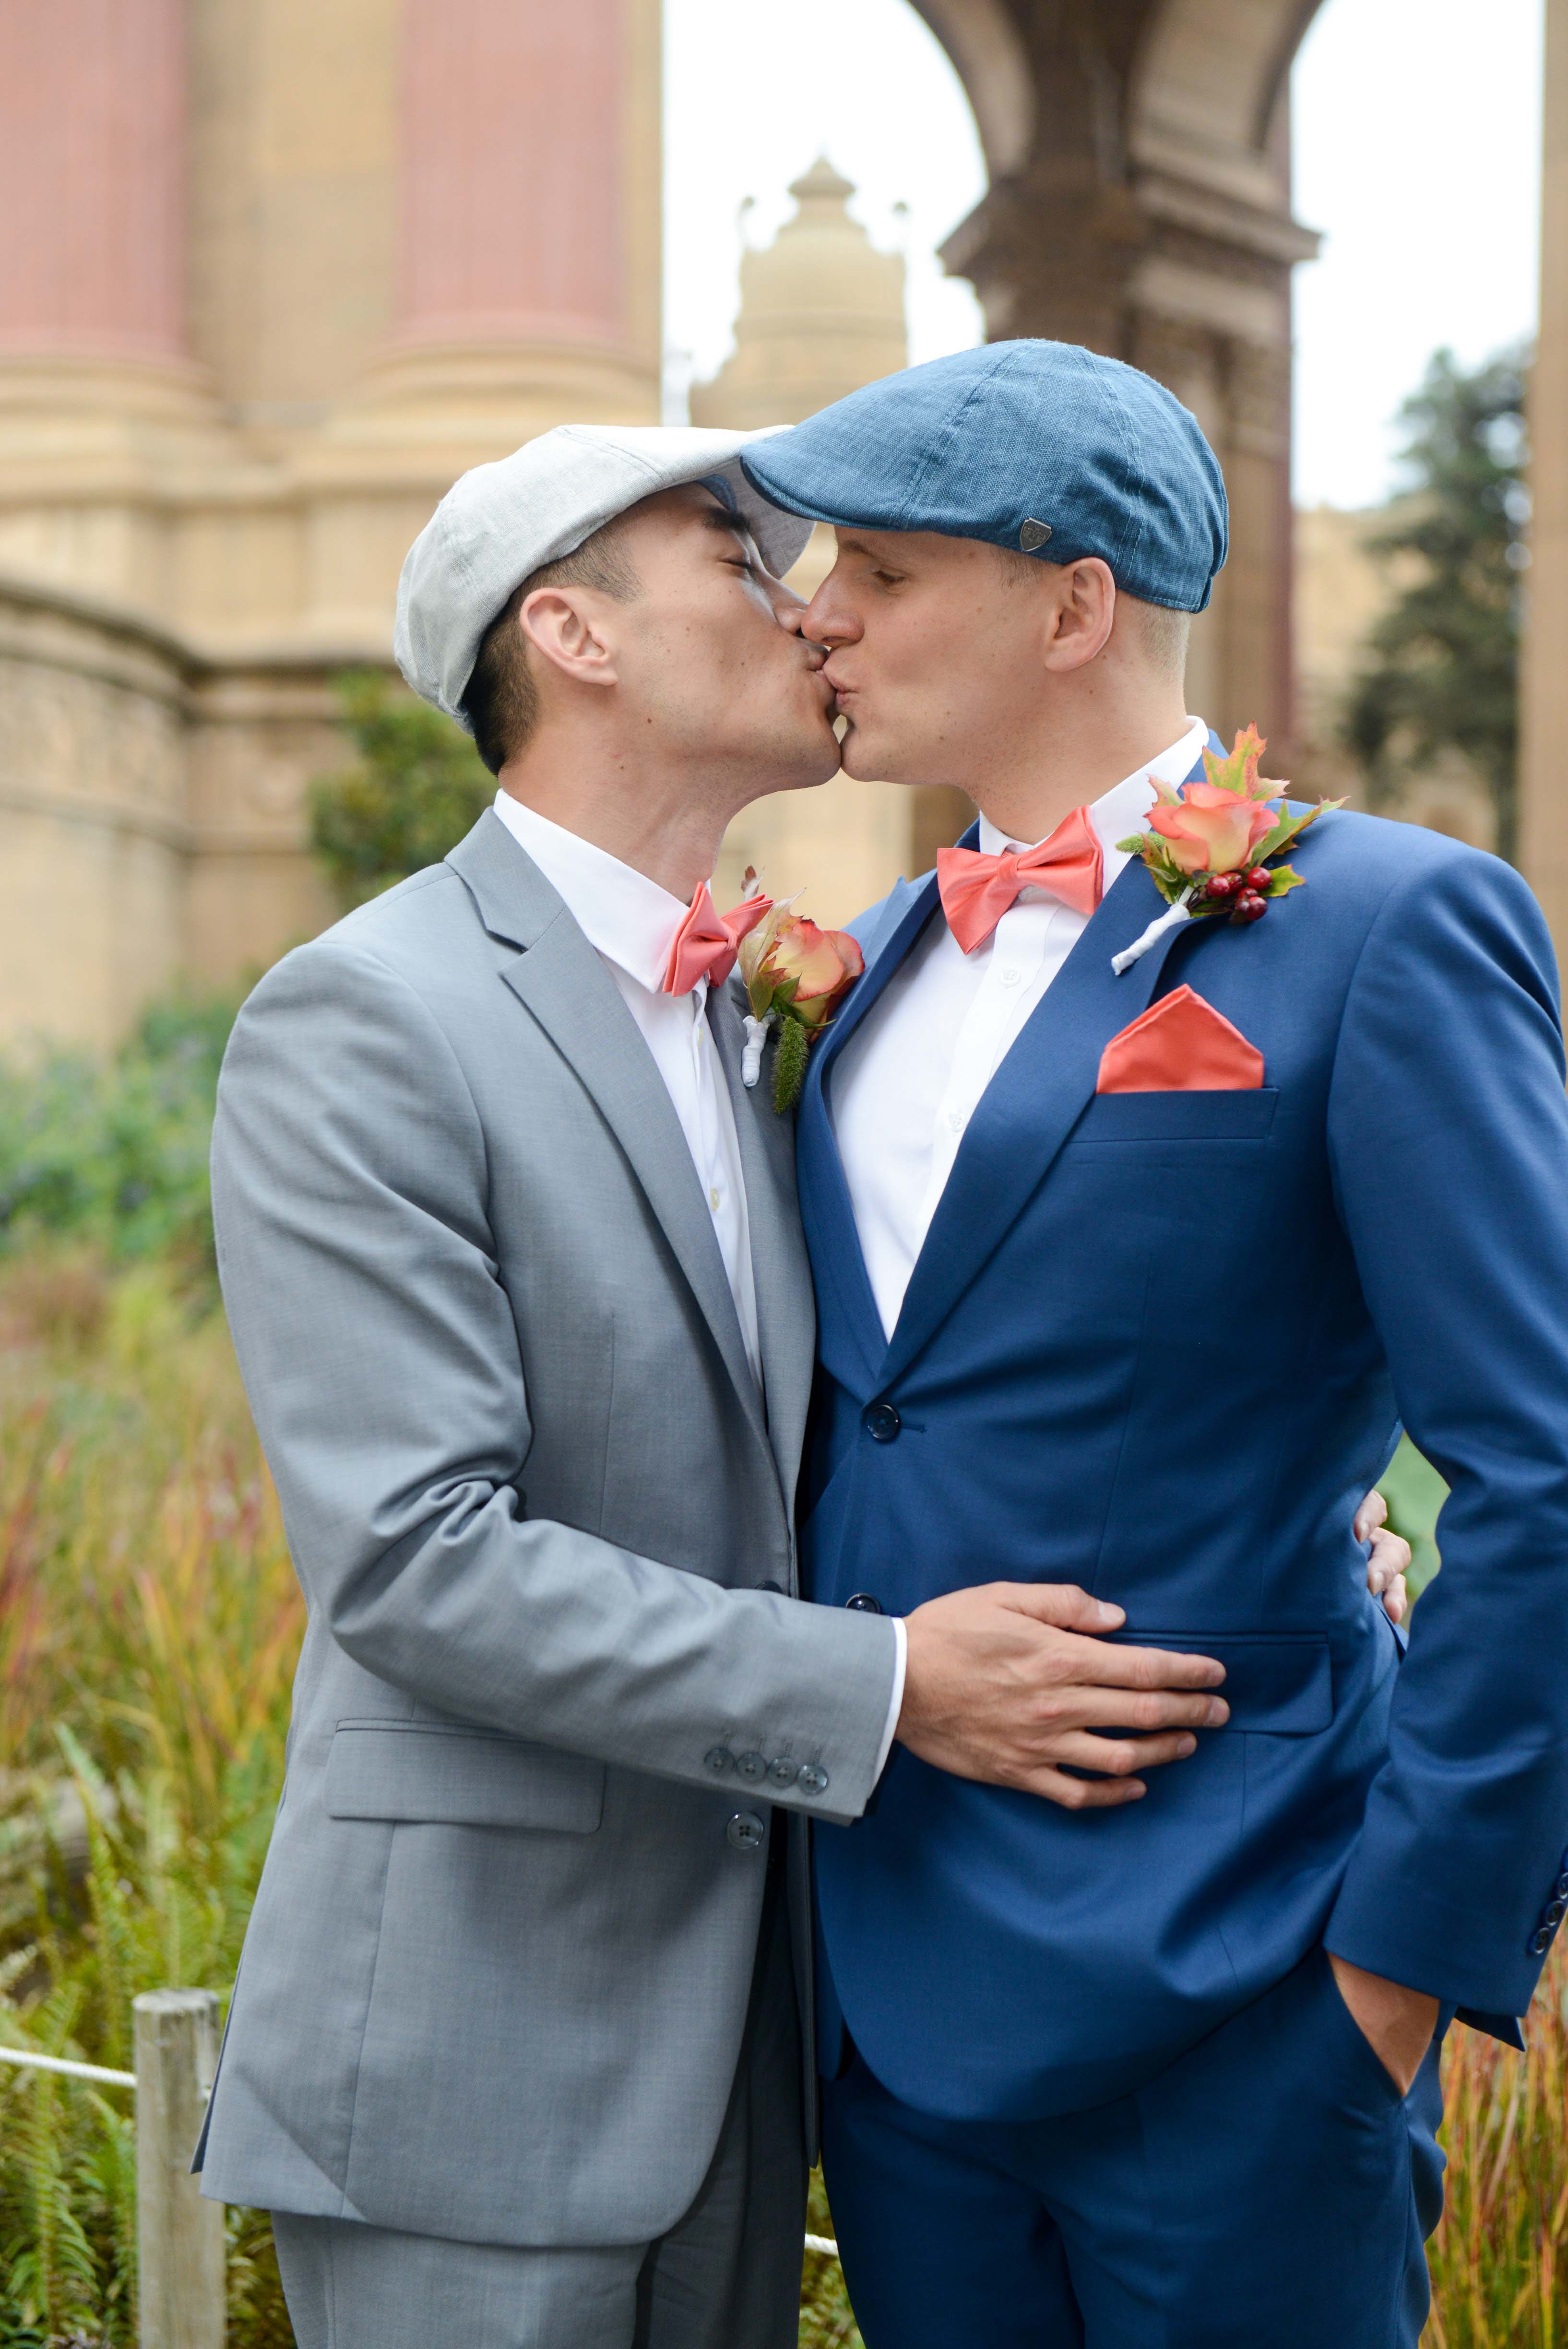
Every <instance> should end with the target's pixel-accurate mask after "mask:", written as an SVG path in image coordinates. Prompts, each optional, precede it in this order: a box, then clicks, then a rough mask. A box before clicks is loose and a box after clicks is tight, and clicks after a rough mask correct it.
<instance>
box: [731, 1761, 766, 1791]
mask: <svg viewBox="0 0 1568 2349" xmlns="http://www.w3.org/2000/svg"><path fill="white" fill-rule="evenodd" d="M735 1767H736V1769H737V1770H738V1771H739V1772H740V1774H741V1775H742V1778H744V1779H747V1780H748V1781H749V1782H750V1784H751V1785H753V1786H755V1785H758V1784H759V1783H760V1782H761V1780H763V1778H765V1777H766V1776H767V1775H768V1765H767V1764H766V1762H765V1761H764V1760H763V1756H762V1755H761V1754H742V1756H741V1758H740V1760H739V1761H738V1762H737V1763H736V1764H735Z"/></svg>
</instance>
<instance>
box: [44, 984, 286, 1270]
mask: <svg viewBox="0 0 1568 2349" xmlns="http://www.w3.org/2000/svg"><path fill="white" fill-rule="evenodd" d="M239 1001H240V998H239V996H238V995H225V996H212V997H198V996H193V995H179V996H173V997H171V998H170V999H168V1000H167V1001H165V1002H162V1003H161V1004H158V1005H156V1006H154V1008H153V1009H151V1010H150V1011H148V1012H147V1013H146V1014H145V1015H144V1017H143V1018H142V1019H141V1021H140V1025H139V1026H138V1028H137V1029H136V1031H135V1033H134V1034H133V1035H132V1036H131V1037H130V1040H129V1041H128V1042H127V1043H126V1044H125V1045H123V1046H122V1047H121V1049H120V1050H119V1051H118V1052H116V1053H114V1054H113V1055H112V1056H110V1057H109V1058H108V1059H105V1058H103V1057H101V1056H99V1055H95V1054H92V1053H89V1052H85V1051H66V1050H52V1051H49V1052H47V1054H46V1055H45V1056H44V1057H42V1058H41V1059H36V1060H33V1061H20V1060H17V1061H10V1062H0V1253H5V1252H10V1251H14V1250H15V1249H16V1248H17V1247H21V1246H26V1244H28V1243H30V1242H33V1241H36V1239H38V1238H39V1237H41V1236H43V1235H54V1236H65V1235H69V1236H70V1237H74V1238H78V1239H81V1240H87V1241H90V1242H92V1243H94V1244H95V1245H96V1246H97V1247H100V1248H101V1249H103V1250H104V1251H105V1252H106V1253H108V1254H109V1256H111V1257H114V1258H115V1259H116V1260H118V1261H119V1262H127V1261H130V1260H132V1259H136V1258H146V1257H153V1256H161V1255H163V1254H165V1253H167V1252H169V1251H171V1250H172V1251H174V1252H175V1253H176V1254H177V1255H178V1256H179V1257H181V1258H182V1261H183V1262H184V1263H185V1265H186V1266H187V1268H188V1269H190V1270H192V1271H193V1270H196V1269H199V1268H205V1267H208V1266H210V1263H211V1258H212V1216H211V1209H210V1205H209V1199H208V1184H207V1154H208V1149H209V1145H210V1143H211V1138H212V1123H213V1098H214V1095H215V1093H216V1090H217V1082H218V1067H219V1063H220V1061H222V1059H223V1046H224V1044H225V1043H226V1042H227V1040H228V1035H229V1030H230V1029H231V1028H232V1027H233V1025H234V1015H235V1012H236V1011H237V1010H238V1009H239Z"/></svg>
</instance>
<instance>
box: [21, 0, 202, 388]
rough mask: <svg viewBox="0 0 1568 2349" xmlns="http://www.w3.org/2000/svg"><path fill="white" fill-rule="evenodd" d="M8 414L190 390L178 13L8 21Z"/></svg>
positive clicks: (107, 8) (100, 10)
mask: <svg viewBox="0 0 1568 2349" xmlns="http://www.w3.org/2000/svg"><path fill="white" fill-rule="evenodd" d="M0 222H4V224H5V225H4V231H3V233H0V402H3V403H5V404H6V405H12V404H15V403H16V400H18V399H19V398H23V399H29V400H30V399H45V398H47V399H48V400H49V401H51V402H56V403H57V402H60V401H62V400H64V401H66V402H67V404H77V403H79V401H80V400H81V398H83V397H87V398H91V399H94V400H95V401H96V402H99V403H102V404H108V405H112V406H113V407H114V408H115V409H117V410H119V411H122V412H123V410H124V409H126V407H127V406H128V405H130V406H132V407H135V406H141V405H147V404H151V406H152V407H153V408H154V409H156V408H157V407H158V406H159V405H160V404H161V403H164V402H166V401H167V399H168V398H169V394H170V390H171V378H173V379H174V381H176V382H183V383H187V384H188V382H189V380H190V379H191V377H192V370H191V369H190V367H189V365H188V362H187V360H186V356H185V26H184V7H183V5H182V0H7V5H6V6H5V7H4V8H0Z"/></svg>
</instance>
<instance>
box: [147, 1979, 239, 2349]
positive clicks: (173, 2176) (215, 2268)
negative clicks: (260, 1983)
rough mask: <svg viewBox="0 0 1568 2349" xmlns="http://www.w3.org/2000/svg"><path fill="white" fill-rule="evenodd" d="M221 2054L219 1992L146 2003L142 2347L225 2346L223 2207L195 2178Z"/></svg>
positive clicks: (172, 1993)
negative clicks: (196, 2155) (193, 2165)
mask: <svg viewBox="0 0 1568 2349" xmlns="http://www.w3.org/2000/svg"><path fill="white" fill-rule="evenodd" d="M217 2053H218V2002H217V2000H216V1999H215V1998H214V1997H213V1993H212V1992H211V1991H209V1990H150V1991H146V1992H143V1993H142V1995H141V1997H140V1998H139V1999H138V2000H137V2001H136V2193H137V2244H138V2264H139V2267H140V2349H223V2331H224V2282H223V2204H222V2203H221V2202H208V2201H204V2200H203V2199H202V2194H201V2192H200V2189H199V2181H198V2180H197V2179H196V2178H192V2175H191V2157H192V2154H193V2153H194V2151H195V2149H196V2140H197V2138H198V2137H200V2135H201V2133H202V2115H203V2112H204V2110H205V2106H206V2096H207V2092H208V2090H209V2089H210V2088H211V2086H212V2085H213V2071H214V2069H215V2068H216V2064H217Z"/></svg>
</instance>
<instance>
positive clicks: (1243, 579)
mask: <svg viewBox="0 0 1568 2349" xmlns="http://www.w3.org/2000/svg"><path fill="white" fill-rule="evenodd" d="M919 5H922V7H923V8H924V12H925V13H926V14H927V15H928V16H930V17H931V19H932V22H933V24H934V26H935V27H936V29H937V30H938V32H939V34H940V32H941V29H942V26H941V23H940V10H939V9H938V8H937V6H936V5H935V0H919ZM1309 14H1310V9H1303V7H1302V5H1301V4H1300V0H1245V5H1237V0H1223V5H1221V0H1129V5H1122V6H1119V7H1117V8H1116V9H1109V8H1106V6H1104V5H1100V0H1055V5H1051V6H1049V7H1047V6H1044V5H1041V4H1040V0H1026V5H1021V6H1019V7H1017V8H1016V9H1015V11H1014V16H1015V19H1016V20H1018V21H1020V22H1021V24H1022V26H1023V34H1024V38H1025V42H1026V50H1027V68H1028V73H1029V76H1030V81H1031V88H1032V92H1033V101H1034V105H1033V120H1032V126H1031V128H1030V130H1029V136H1030V139H1031V142H1032V143H1031V144H1030V147H1029V149H1028V151H1027V152H1026V153H1025V154H1023V155H1022V156H1021V157H1019V158H1018V159H1017V160H1015V161H1014V163H1013V164H1012V168H1010V169H1008V170H1006V171H1001V172H999V173H997V175H996V176H995V177H994V178H993V181H992V187H991V190H990V191H989V193H988V194H987V195H986V197H985V198H984V200H983V202H981V204H980V205H979V206H978V207H977V208H976V210H975V211H974V212H972V213H971V216H970V218H969V219H968V220H967V221H964V222H961V224H960V226H959V227H958V228H957V229H956V230H955V231H954V233H953V234H952V235H951V236H950V238H949V240H948V243H947V244H946V245H945V247H944V248H943V253H942V258H943V260H944V262H945V263H946V264H947V266H948V268H949V269H950V270H951V271H953V272H955V273H956V274H959V275H961V276H965V277H970V278H972V279H973V281H974V284H975V287H976V290H977V291H978V293H979V295H980V297H981V304H982V305H983V308H984V311H985V319H986V329H987V332H988V334H990V335H991V336H992V337H998V336H1015V335H1044V336H1053V337H1054V338H1056V339H1059V340H1061V341H1064V342H1078V343H1085V344H1087V345H1088V346H1089V347H1090V348H1092V349H1095V350H1100V351H1105V352H1106V353H1108V354H1109V355H1110V356H1111V357H1116V358H1123V359H1127V360H1130V361H1131V362H1132V364H1133V365H1134V366H1137V367H1144V368H1146V369H1147V372H1148V373H1149V374H1151V375H1154V376H1157V377H1158V378H1159V379H1160V380H1161V381H1162V382H1164V383H1168V384H1169V386H1170V387H1171V388H1172V389H1173V390H1174V391H1175V392H1176V394H1177V396H1178V398H1180V399H1182V400H1183V401H1185V403H1186V404H1187V406H1188V407H1189V408H1190V409H1192V410H1193V412H1194V414H1195V415H1196V416H1197V418H1198V419H1199V423H1200V424H1201V425H1202V426H1203V429H1204V430H1205V432H1206V433H1207V434H1208V436H1209V438H1210V441H1211V442H1212V444H1213V447H1214V450H1215V452H1216V454H1217V455H1218V456H1219V459H1220V463H1221V465H1222V466H1223V468H1224V471H1225V477H1226V482H1227V486H1228V489H1229V492H1230V498H1231V558H1230V563H1229V564H1228V566H1227V568H1226V570H1225V571H1224V572H1223V573H1222V574H1221V575H1220V582H1219V584H1218V585H1217V586H1216V589H1215V595H1214V601H1213V605H1212V606H1211V608H1210V612H1209V613H1208V614H1207V615H1206V616H1205V617H1204V618H1203V619H1202V620H1200V621H1199V624H1198V626H1197V628H1196V629H1195V630H1194V635H1193V653H1192V665H1191V673H1190V681H1189V706H1190V707H1191V708H1193V709H1201V710H1202V711H1203V712H1204V714H1205V715H1206V716H1207V717H1208V718H1209V719H1210V720H1211V722H1212V723H1213V724H1214V725H1215V726H1217V727H1219V728H1220V730H1222V731H1226V732H1230V731H1231V730H1234V729H1235V728H1237V727H1239V726H1242V725H1245V724H1247V723H1248V721H1249V720H1255V721H1256V723H1257V724H1258V725H1259V726H1260V727H1261V728H1262V731H1263V732H1264V733H1265V734H1266V735H1267V736H1268V737H1269V739H1270V744H1271V751H1272V755H1273V756H1274V757H1276V758H1279V759H1280V760H1281V761H1285V760H1288V759H1289V757H1290V755H1291V741H1290V736H1291V730H1292V721H1293V711H1292V690H1291V653H1290V526H1291V507H1290V440H1291V413H1290V338H1291V311H1290V275H1291V269H1292V267H1293V264H1294V263H1295V262H1297V261H1300V260H1304V259H1306V258H1307V257H1309V256H1310V255H1311V254H1313V253H1314V252H1315V251H1316V247H1317V240H1316V238H1315V237H1314V236H1313V235H1312V234H1311V233H1309V232H1308V231H1306V230H1303V229H1302V228H1300V227H1298V225H1297V224H1296V222H1294V221H1293V219H1292V217H1291V210H1290V168H1289V153H1288V148H1287V144H1286V113H1285V98H1284V88H1285V74H1286V69H1287V67H1288V65H1289V60H1290V56H1291V54H1292V51H1293V46H1294V42H1295V40H1296V39H1297V38H1298V37H1299V36H1300V33H1301V31H1302V30H1303V27H1304V25H1305V22H1306V19H1307V16H1308V15H1309ZM955 54H956V53H955ZM1282 771H1284V772H1285V773H1287V774H1288V772H1289V769H1288V766H1282Z"/></svg>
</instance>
